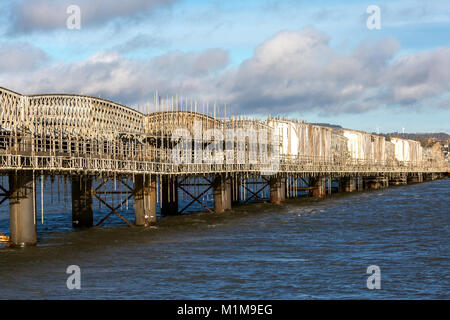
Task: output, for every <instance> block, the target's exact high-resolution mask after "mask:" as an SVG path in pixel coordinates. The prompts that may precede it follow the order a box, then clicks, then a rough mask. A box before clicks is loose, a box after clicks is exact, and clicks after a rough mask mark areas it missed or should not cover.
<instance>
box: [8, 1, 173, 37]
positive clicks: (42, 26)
mask: <svg viewBox="0 0 450 320" xmlns="http://www.w3.org/2000/svg"><path fill="white" fill-rule="evenodd" d="M175 1H176V0H127V1H109V0H96V1H92V0H18V1H15V2H14V3H13V4H12V5H11V7H10V14H11V16H12V17H11V19H12V25H11V30H10V32H11V33H29V32H33V31H48V30H54V29H64V28H66V20H67V18H68V17H69V15H68V14H67V8H68V7H69V6H70V5H78V6H79V7H80V9H81V24H82V28H85V27H91V26H98V25H101V24H104V23H107V22H109V21H112V20H115V19H137V18H139V17H143V16H145V15H146V14H148V13H149V12H151V11H153V10H157V9H159V8H164V7H168V6H170V5H171V4H172V3H174V2H175Z"/></svg>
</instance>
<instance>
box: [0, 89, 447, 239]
mask: <svg viewBox="0 0 450 320" xmlns="http://www.w3.org/2000/svg"><path fill="white" fill-rule="evenodd" d="M0 126H1V127H0V174H1V177H2V181H4V183H3V184H2V185H0V192H1V194H0V197H1V198H0V204H4V203H5V202H6V201H8V202H9V212H10V235H9V237H7V236H4V235H2V234H0V236H1V237H0V242H4V243H6V242H7V243H8V244H9V245H11V246H27V245H35V244H36V243H37V241H38V239H37V234H36V223H37V215H38V211H39V209H41V212H43V208H37V206H36V197H37V196H39V195H37V194H36V184H37V183H41V186H42V183H43V181H44V180H45V179H46V177H48V178H50V179H55V177H58V179H63V181H64V182H65V183H66V182H67V183H68V184H70V193H71V207H72V209H71V211H72V217H71V219H72V220H71V223H72V226H73V227H74V228H90V227H94V206H93V200H94V199H95V200H96V201H97V202H99V203H101V205H103V206H104V207H105V208H108V211H109V213H108V214H107V215H105V216H104V217H102V218H101V219H100V220H99V222H98V223H97V224H96V226H99V225H102V224H103V223H104V222H105V221H106V220H107V219H109V218H110V217H112V216H116V217H118V218H120V219H121V220H123V222H124V223H125V224H127V225H129V226H131V227H134V226H136V227H149V226H154V225H156V224H157V217H158V215H157V211H158V210H157V207H158V206H159V211H160V215H161V216H172V215H177V214H182V213H185V212H186V211H187V209H188V208H189V207H190V206H191V205H192V204H194V203H195V204H198V205H201V207H202V208H203V209H204V210H205V211H207V212H210V213H211V214H214V213H219V212H225V211H227V210H231V209H232V207H233V205H236V204H237V203H247V202H250V201H262V202H270V203H273V204H282V203H283V202H285V201H286V199H289V198H295V197H298V196H299V195H304V194H306V195H308V196H311V197H317V198H324V197H326V196H327V195H329V194H331V193H332V192H335V191H334V190H333V185H338V188H337V189H338V190H337V191H339V192H354V191H361V190H367V189H374V190H376V189H380V188H386V187H388V186H391V185H404V184H408V183H419V182H423V181H430V180H435V179H439V178H443V177H445V176H448V175H449V173H450V165H449V162H448V161H446V160H444V158H443V155H442V154H440V153H439V152H436V151H433V150H426V149H424V148H422V147H421V146H420V144H419V143H418V142H415V141H411V140H402V139H392V140H391V141H389V140H387V139H385V138H384V137H381V136H377V135H374V134H370V133H365V132H361V131H354V130H350V129H342V130H340V129H339V130H336V129H332V128H328V127H324V126H318V125H313V124H309V123H306V122H304V121H298V120H288V119H282V118H279V117H268V118H267V119H264V120H260V119H251V118H246V117H242V116H233V115H229V114H227V112H226V109H225V107H221V108H220V107H218V106H217V105H216V104H209V103H198V102H196V101H192V100H188V99H186V98H184V99H183V98H182V97H171V98H168V97H164V98H161V97H159V96H158V95H155V96H154V100H153V102H152V103H147V104H146V103H145V102H144V103H143V104H142V106H141V107H138V108H137V109H133V108H129V107H127V106H125V105H121V104H118V103H114V102H112V101H108V100H105V99H101V98H96V97H90V96H83V95H68V94H51V95H22V94H19V93H16V92H13V91H10V90H8V89H4V88H0ZM107 185H113V186H114V187H113V188H109V189H108V188H106V186H107ZM117 185H120V188H121V189H120V191H118V189H117ZM41 190H42V188H41ZM118 193H120V194H121V195H124V196H123V197H121V201H120V202H119V203H114V204H113V203H111V202H110V201H109V199H108V195H112V196H113V195H114V194H118ZM207 194H211V195H212V198H213V200H214V206H213V207H209V206H208V205H207V204H205V201H203V199H204V196H205V195H207ZM41 197H42V194H41ZM180 197H181V198H183V199H184V200H185V201H184V202H185V203H186V204H185V205H184V206H183V207H181V206H180V202H181V201H180ZM128 201H133V204H134V212H135V220H134V221H129V220H127V219H126V218H125V217H124V216H122V215H121V214H120V212H119V209H120V208H121V207H122V206H123V205H124V204H125V203H128ZM41 205H42V206H43V205H44V204H43V203H42V202H41ZM68 223H70V220H69V219H68ZM0 231H1V230H0Z"/></svg>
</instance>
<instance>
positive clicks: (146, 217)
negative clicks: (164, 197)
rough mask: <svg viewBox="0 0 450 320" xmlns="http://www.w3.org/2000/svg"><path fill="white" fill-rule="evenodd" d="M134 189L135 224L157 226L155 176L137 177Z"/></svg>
mask: <svg viewBox="0 0 450 320" xmlns="http://www.w3.org/2000/svg"><path fill="white" fill-rule="evenodd" d="M134 189H135V196H134V224H135V225H136V226H145V227H149V226H154V225H156V178H155V176H153V177H150V176H145V177H144V175H142V174H140V175H136V176H135V179H134Z"/></svg>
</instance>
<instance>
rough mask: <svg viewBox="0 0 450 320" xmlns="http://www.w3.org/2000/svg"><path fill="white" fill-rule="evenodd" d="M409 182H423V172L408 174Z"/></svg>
mask: <svg viewBox="0 0 450 320" xmlns="http://www.w3.org/2000/svg"><path fill="white" fill-rule="evenodd" d="M407 182H408V183H419V182H423V176H422V174H421V173H412V174H410V175H408V178H407Z"/></svg>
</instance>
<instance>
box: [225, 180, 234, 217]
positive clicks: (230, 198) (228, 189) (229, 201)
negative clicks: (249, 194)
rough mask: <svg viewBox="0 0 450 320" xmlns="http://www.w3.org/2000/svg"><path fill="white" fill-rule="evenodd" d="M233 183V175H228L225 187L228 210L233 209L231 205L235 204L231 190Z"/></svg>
mask: <svg viewBox="0 0 450 320" xmlns="http://www.w3.org/2000/svg"><path fill="white" fill-rule="evenodd" d="M232 183H233V179H232V178H231V177H228V178H227V179H226V189H225V194H226V197H227V210H231V206H232V204H233V194H232V192H231V190H232Z"/></svg>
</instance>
